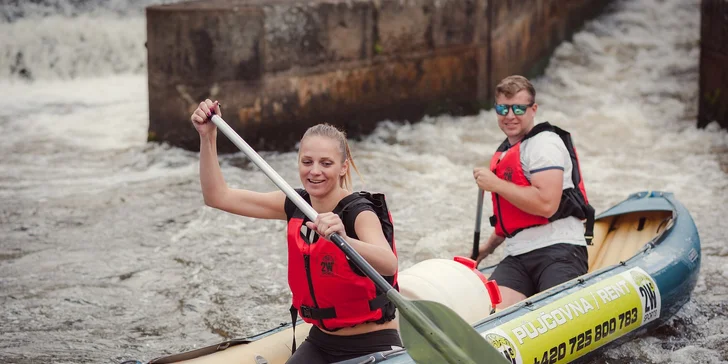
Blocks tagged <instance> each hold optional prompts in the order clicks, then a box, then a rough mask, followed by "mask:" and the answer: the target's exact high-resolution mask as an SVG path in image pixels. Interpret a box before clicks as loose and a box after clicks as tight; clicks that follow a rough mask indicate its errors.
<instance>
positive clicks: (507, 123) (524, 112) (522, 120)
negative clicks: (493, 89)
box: [495, 90, 538, 144]
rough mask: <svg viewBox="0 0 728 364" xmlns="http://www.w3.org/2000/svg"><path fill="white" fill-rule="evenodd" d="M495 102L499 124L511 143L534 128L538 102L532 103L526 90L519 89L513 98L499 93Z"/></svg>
mask: <svg viewBox="0 0 728 364" xmlns="http://www.w3.org/2000/svg"><path fill="white" fill-rule="evenodd" d="M495 103H496V106H495V110H496V114H497V115H498V126H499V127H500V129H501V130H502V131H503V133H505V134H506V136H507V137H508V141H510V142H511V144H515V143H517V142H518V141H520V140H521V139H523V137H524V136H525V135H526V133H528V132H529V131H531V129H532V128H533V118H534V116H536V110H537V109H538V104H536V103H533V104H532V102H531V95H530V94H529V93H528V91H526V90H521V91H518V93H517V94H515V95H513V97H511V98H508V97H506V96H505V95H503V94H499V95H498V96H496V99H495ZM514 105H515V106H514ZM514 110H515V111H514ZM503 114H505V115H503ZM517 114H520V115H517Z"/></svg>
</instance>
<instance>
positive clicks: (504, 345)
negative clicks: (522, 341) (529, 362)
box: [485, 330, 523, 364]
mask: <svg viewBox="0 0 728 364" xmlns="http://www.w3.org/2000/svg"><path fill="white" fill-rule="evenodd" d="M485 339H486V340H488V342H490V344H491V345H493V347H494V348H495V349H496V350H498V352H500V353H501V354H502V355H503V356H504V357H505V358H506V359H507V360H508V362H509V363H511V364H523V360H521V356H520V355H519V354H518V349H517V348H516V346H515V345H513V342H512V341H511V339H509V338H508V335H506V334H505V333H504V332H502V331H500V330H496V331H495V332H490V333H488V334H486V335H485Z"/></svg>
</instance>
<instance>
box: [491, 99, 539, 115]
mask: <svg viewBox="0 0 728 364" xmlns="http://www.w3.org/2000/svg"><path fill="white" fill-rule="evenodd" d="M531 106H533V102H532V103H530V104H513V105H508V104H495V112H496V113H497V114H498V115H502V116H506V115H508V109H511V110H513V115H518V116H520V115H523V114H525V113H526V111H528V108H529V107H531Z"/></svg>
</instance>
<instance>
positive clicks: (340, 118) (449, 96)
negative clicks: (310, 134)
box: [147, 0, 609, 153]
mask: <svg viewBox="0 0 728 364" xmlns="http://www.w3.org/2000/svg"><path fill="white" fill-rule="evenodd" d="M608 1H609V0H570V1H569V2H568V5H564V2H563V1H559V0H519V1H516V0H499V1H489V0H349V1H346V2H344V1H332V0H312V1H306V2H302V1H292V0H290V1H283V0H279V1H262V0H205V1H191V2H186V3H180V4H172V5H160V6H151V7H148V8H147V49H148V73H149V114H150V115H149V117H150V125H149V140H152V141H164V142H168V143H170V144H172V145H174V146H179V147H183V148H186V149H190V150H198V148H199V141H198V137H197V133H196V132H195V131H194V129H193V128H192V126H191V125H190V124H189V115H190V113H191V112H192V111H193V110H194V109H195V107H196V106H197V104H198V103H199V102H200V101H201V100H203V99H204V98H212V99H218V100H220V101H221V103H222V104H223V117H224V119H225V120H226V121H227V122H228V123H229V124H230V125H231V126H232V127H233V128H234V129H236V131H238V132H239V133H240V134H241V135H242V136H243V138H245V139H246V141H248V143H249V144H251V146H253V147H254V148H256V149H261V150H290V149H291V148H293V147H294V145H295V142H297V141H298V140H299V139H300V137H301V135H302V134H303V132H304V131H305V130H306V128H308V127H309V126H311V125H313V124H316V123H319V122H329V123H332V124H336V125H338V126H340V127H342V128H343V129H345V130H346V131H347V133H348V134H349V136H351V137H356V136H358V135H361V134H364V133H367V132H369V131H371V130H372V129H373V128H374V127H375V126H376V123H377V122H378V121H381V120H385V119H389V120H403V119H407V120H410V121H417V120H419V119H420V118H421V117H422V116H423V115H425V114H438V113H442V112H448V113H451V114H456V115H462V114H471V113H475V112H477V111H478V110H479V109H480V108H481V107H483V106H489V105H490V104H492V89H493V87H494V86H495V83H496V82H498V81H499V80H500V79H501V78H503V77H505V76H507V75H509V74H514V73H518V74H525V75H528V76H533V75H535V74H536V73H537V72H538V70H539V69H542V68H543V65H544V64H545V62H544V61H545V60H547V59H548V57H549V55H550V53H551V52H552V51H553V49H554V48H555V47H556V45H558V44H559V43H560V42H561V41H563V40H564V39H565V38H566V37H568V36H569V35H570V34H571V33H572V32H573V31H575V30H576V28H577V27H579V26H580V25H581V23H582V22H583V21H584V20H585V19H587V18H589V17H592V16H594V15H595V14H596V11H598V9H601V7H602V6H603V5H604V4H606V3H607V2H608ZM489 4H491V5H489ZM594 9H597V10H594ZM219 148H220V151H221V152H223V153H224V152H231V151H236V150H237V149H236V148H235V147H234V146H233V145H232V144H231V143H229V142H228V141H227V140H226V139H225V138H219Z"/></svg>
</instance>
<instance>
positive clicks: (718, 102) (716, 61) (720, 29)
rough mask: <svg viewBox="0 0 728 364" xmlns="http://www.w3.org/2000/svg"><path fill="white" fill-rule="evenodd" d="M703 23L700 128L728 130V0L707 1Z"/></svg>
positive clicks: (702, 6)
mask: <svg viewBox="0 0 728 364" xmlns="http://www.w3.org/2000/svg"><path fill="white" fill-rule="evenodd" d="M700 20H701V27H700V103H699V112H698V127H705V126H706V125H708V124H709V123H711V122H713V121H717V122H718V124H720V126H722V127H723V128H726V129H728V1H726V0H703V2H702V5H701V14H700Z"/></svg>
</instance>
